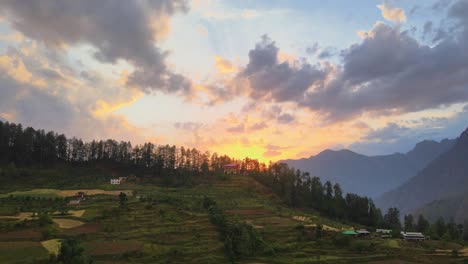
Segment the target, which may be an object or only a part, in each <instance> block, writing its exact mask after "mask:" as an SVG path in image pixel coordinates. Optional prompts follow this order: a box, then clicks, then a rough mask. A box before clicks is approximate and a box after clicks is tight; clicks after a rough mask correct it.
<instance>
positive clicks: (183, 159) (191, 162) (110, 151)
mask: <svg viewBox="0 0 468 264" xmlns="http://www.w3.org/2000/svg"><path fill="white" fill-rule="evenodd" d="M99 161H106V162H114V163H117V164H121V165H124V166H129V167H140V168H153V169H154V170H155V171H156V172H158V171H161V170H163V169H172V170H174V169H184V170H188V171H190V172H192V173H194V174H199V173H203V172H207V171H217V170H222V169H223V165H224V164H226V163H231V162H235V161H236V162H240V163H242V164H243V167H246V166H251V165H250V164H251V163H252V162H250V161H249V162H248V164H246V163H244V162H242V161H237V160H235V159H233V158H231V157H229V156H226V155H218V154H217V153H213V154H210V153H209V152H202V151H200V150H197V149H195V148H185V147H183V146H182V147H176V146H170V145H155V144H153V143H150V142H147V143H144V144H141V145H135V146H133V145H132V144H131V142H127V141H120V142H118V141H116V140H113V139H108V140H99V141H96V140H92V141H90V142H84V141H83V140H81V139H77V138H75V137H73V138H67V137H66V136H65V135H64V134H58V133H55V132H53V131H49V132H46V131H44V130H41V129H38V130H36V129H34V128H31V127H27V128H23V126H22V125H21V124H14V123H8V122H1V121H0V162H1V163H3V164H7V163H14V164H16V165H19V166H23V165H24V166H27V165H35V164H41V165H51V164H54V163H57V162H69V163H73V164H93V163H96V162H99ZM253 164H258V162H256V163H253ZM258 166H259V165H257V167H258Z"/></svg>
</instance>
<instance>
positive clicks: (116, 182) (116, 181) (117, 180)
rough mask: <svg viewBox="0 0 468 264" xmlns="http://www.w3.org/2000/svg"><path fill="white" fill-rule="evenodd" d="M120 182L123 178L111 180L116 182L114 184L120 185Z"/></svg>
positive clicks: (112, 182) (111, 182)
mask: <svg viewBox="0 0 468 264" xmlns="http://www.w3.org/2000/svg"><path fill="white" fill-rule="evenodd" d="M120 182H121V179H111V180H110V184H114V185H118V184H120Z"/></svg>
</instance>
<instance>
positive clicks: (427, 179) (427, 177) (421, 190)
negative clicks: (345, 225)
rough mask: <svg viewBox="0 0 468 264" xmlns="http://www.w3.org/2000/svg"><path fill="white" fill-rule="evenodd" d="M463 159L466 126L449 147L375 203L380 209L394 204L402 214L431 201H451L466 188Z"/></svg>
mask: <svg viewBox="0 0 468 264" xmlns="http://www.w3.org/2000/svg"><path fill="white" fill-rule="evenodd" d="M467 160H468V129H467V130H465V132H463V133H462V134H461V136H460V138H459V139H458V140H457V142H456V144H455V146H454V147H453V148H452V149H451V150H449V151H448V152H446V153H444V154H442V155H441V156H440V157H438V158H437V159H435V160H433V161H432V162H431V163H429V165H428V166H427V167H426V168H424V169H423V170H422V171H421V172H419V173H418V174H417V175H416V176H415V177H414V178H412V179H410V180H409V181H407V182H406V183H404V184H403V185H401V186H400V187H398V188H396V189H394V190H392V191H390V192H387V193H385V194H384V195H382V196H381V197H379V198H378V199H376V201H375V202H376V204H377V206H379V207H380V208H382V209H386V208H389V207H398V208H399V209H400V211H401V212H402V214H406V213H410V212H413V211H414V210H417V209H418V208H421V207H423V206H424V205H426V204H428V203H431V202H433V201H437V200H445V201H450V200H451V201H454V199H457V197H460V196H462V195H463V194H464V193H466V192H467V191H468V162H467ZM460 199H463V198H460ZM439 203H440V202H439ZM442 203H444V202H442ZM445 203H446V202H445ZM460 204H461V202H460ZM436 205H437V203H434V204H432V207H433V208H437V206H436ZM430 207H431V206H430ZM424 210H428V209H427V208H426V209H424ZM454 210H455V209H454Z"/></svg>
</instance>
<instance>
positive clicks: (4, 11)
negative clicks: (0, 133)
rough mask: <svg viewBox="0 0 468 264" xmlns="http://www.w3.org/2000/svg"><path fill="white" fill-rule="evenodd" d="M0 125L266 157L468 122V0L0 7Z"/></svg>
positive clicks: (434, 136) (51, 0) (403, 147)
mask: <svg viewBox="0 0 468 264" xmlns="http://www.w3.org/2000/svg"><path fill="white" fill-rule="evenodd" d="M0 119H2V120H6V121H9V122H15V123H22V124H23V125H25V126H32V127H34V128H41V129H46V130H54V131H56V132H59V133H65V134H66V135H67V136H70V137H71V136H75V137H79V138H82V139H84V140H91V139H108V138H112V139H116V140H124V141H132V142H133V143H134V144H141V143H143V142H147V141H151V142H153V143H156V144H164V145H165V144H171V145H173V144H174V145H178V146H181V145H183V146H186V147H195V148H198V149H200V150H202V151H210V152H212V153H213V152H218V153H220V154H228V155H230V156H233V157H236V158H244V157H246V156H249V157H251V158H257V159H259V160H261V161H265V162H267V161H270V160H271V161H277V160H281V159H287V158H292V159H296V158H303V157H309V156H311V155H316V154H317V153H319V152H321V151H323V150H324V149H327V148H328V149H341V148H349V149H351V150H353V151H356V152H359V153H362V154H366V155H382V154H391V153H395V152H406V151H409V150H410V149H411V148H412V147H413V146H414V145H415V144H416V143H417V142H419V141H422V140H425V139H430V140H442V139H444V138H455V137H457V136H458V135H459V134H460V133H461V132H462V131H463V130H464V129H466V127H467V126H468V0H411V1H410V0H393V1H392V0H388V1H377V0H375V1H373V0H356V1H344V0H340V1H339V0H329V1H309V0H303V1H299V0H297V1H286V0H243V1H237V0H236V1H234V0H229V1H228V0H225V1H221V0H191V1H190V0H138V1H128V0H102V1H95V0H81V1H75V0H24V1H17V0H0Z"/></svg>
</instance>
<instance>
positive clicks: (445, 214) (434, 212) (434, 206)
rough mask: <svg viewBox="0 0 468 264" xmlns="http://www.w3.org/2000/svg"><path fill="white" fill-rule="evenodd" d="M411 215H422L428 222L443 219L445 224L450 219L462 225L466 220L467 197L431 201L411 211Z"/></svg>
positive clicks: (467, 214) (467, 209)
mask: <svg viewBox="0 0 468 264" xmlns="http://www.w3.org/2000/svg"><path fill="white" fill-rule="evenodd" d="M413 215H423V216H424V217H425V218H426V219H428V220H429V221H430V222H435V221H437V219H439V218H443V219H444V220H445V221H446V222H449V221H450V220H451V219H453V220H455V222H456V223H460V224H462V223H463V222H464V220H465V219H468V195H466V194H465V195H461V196H458V197H454V198H448V199H443V200H436V201H432V202H430V203H428V204H426V205H424V206H423V207H421V208H418V209H416V210H414V211H413Z"/></svg>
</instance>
